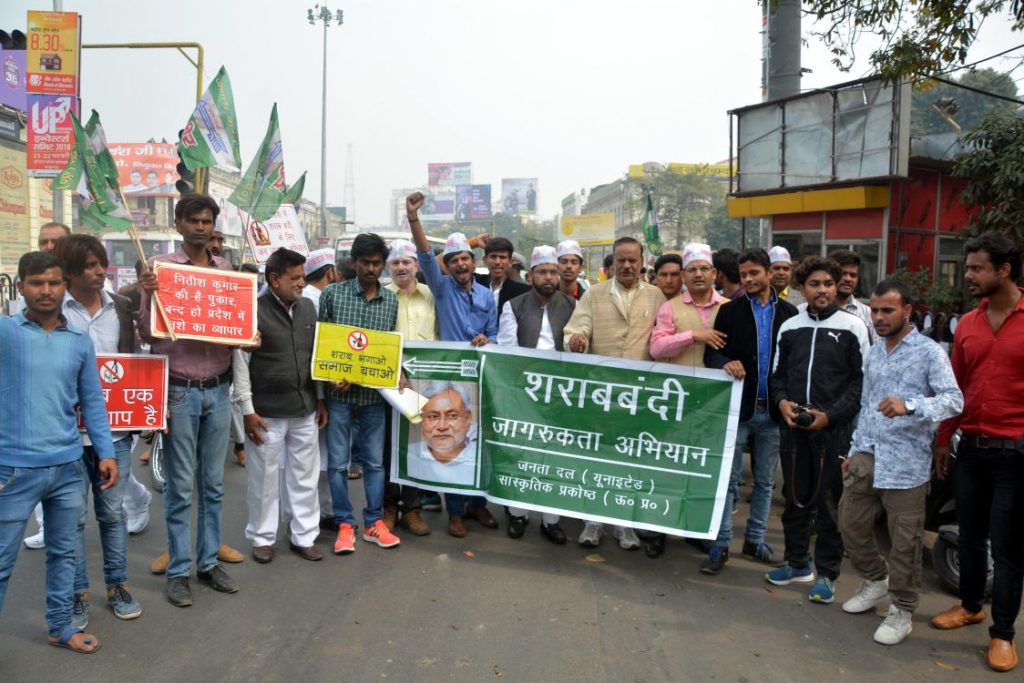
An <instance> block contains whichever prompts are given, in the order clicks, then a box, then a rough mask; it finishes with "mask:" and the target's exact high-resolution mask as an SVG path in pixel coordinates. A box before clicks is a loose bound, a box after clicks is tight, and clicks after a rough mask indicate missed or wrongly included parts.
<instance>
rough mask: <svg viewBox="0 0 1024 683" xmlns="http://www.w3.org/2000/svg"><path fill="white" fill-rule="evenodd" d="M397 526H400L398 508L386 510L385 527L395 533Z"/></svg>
mask: <svg viewBox="0 0 1024 683" xmlns="http://www.w3.org/2000/svg"><path fill="white" fill-rule="evenodd" d="M396 524H398V508H392V507H387V508H384V526H386V527H387V528H388V531H394V530H395V525H396Z"/></svg>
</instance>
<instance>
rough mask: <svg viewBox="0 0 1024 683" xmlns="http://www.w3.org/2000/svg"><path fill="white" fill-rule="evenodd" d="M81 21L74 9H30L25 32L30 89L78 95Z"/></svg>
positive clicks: (42, 92)
mask: <svg viewBox="0 0 1024 683" xmlns="http://www.w3.org/2000/svg"><path fill="white" fill-rule="evenodd" d="M79 23H80V18H79V16H78V15H77V14H75V13H74V12H39V11H35V10H30V11H29V13H28V30H27V31H26V32H25V41H26V44H27V47H28V49H27V52H26V58H27V65H26V66H27V69H26V70H27V77H26V83H25V91H26V92H27V93H29V94H33V93H35V94H40V95H42V94H49V95H78V89H79V81H78V64H79V53H80V50H81V42H80V39H81V34H80V31H79Z"/></svg>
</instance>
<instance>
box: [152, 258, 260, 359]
mask: <svg viewBox="0 0 1024 683" xmlns="http://www.w3.org/2000/svg"><path fill="white" fill-rule="evenodd" d="M153 273H154V274H155V275H156V281H157V287H158V288H159V289H158V291H157V292H156V293H155V294H154V296H156V297H158V298H159V299H160V302H161V303H162V304H163V310H164V314H165V315H166V316H167V319H168V321H169V323H170V325H171V326H172V327H173V328H174V333H175V336H177V338H178V339H197V340H199V341H207V342H212V343H214V344H228V345H231V346H236V345H247V344H253V343H255V341H256V332H257V328H256V274H255V273H236V272H235V271H233V270H220V269H217V268H197V267H195V266H185V265H180V264H177V263H168V262H167V261H155V262H154V263H153ZM150 328H151V329H152V332H153V336H154V337H157V338H159V339H170V338H171V335H170V334H169V333H168V331H167V327H166V326H165V325H164V319H163V316H161V315H159V313H158V312H157V307H156V306H155V305H154V306H150Z"/></svg>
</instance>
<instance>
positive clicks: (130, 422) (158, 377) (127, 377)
mask: <svg viewBox="0 0 1024 683" xmlns="http://www.w3.org/2000/svg"><path fill="white" fill-rule="evenodd" d="M96 365H97V366H98V367H99V371H100V386H102V387H103V398H104V400H105V401H106V402H107V420H108V421H109V422H110V428H111V429H112V430H127V429H131V430H143V431H149V430H154V429H165V428H166V427H167V356H153V355H149V354H134V353H109V354H103V355H97V356H96ZM78 428H79V429H80V430H83V431H84V429H85V425H84V424H83V422H82V416H81V414H79V416H78Z"/></svg>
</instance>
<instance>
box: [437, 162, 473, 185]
mask: <svg viewBox="0 0 1024 683" xmlns="http://www.w3.org/2000/svg"><path fill="white" fill-rule="evenodd" d="M472 182H473V163H472V162H470V161H456V162H445V163H437V164H427V185H430V186H431V187H454V186H455V185H469V184H470V183H472Z"/></svg>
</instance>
